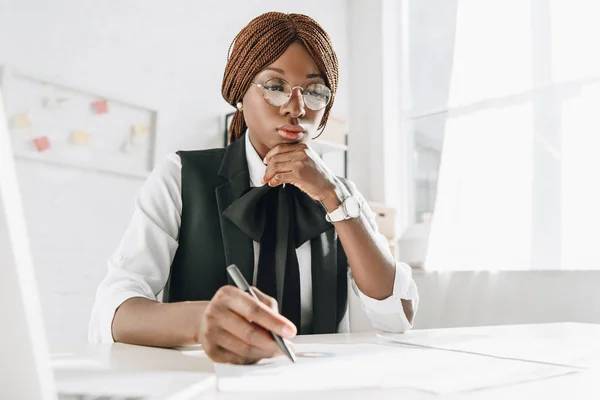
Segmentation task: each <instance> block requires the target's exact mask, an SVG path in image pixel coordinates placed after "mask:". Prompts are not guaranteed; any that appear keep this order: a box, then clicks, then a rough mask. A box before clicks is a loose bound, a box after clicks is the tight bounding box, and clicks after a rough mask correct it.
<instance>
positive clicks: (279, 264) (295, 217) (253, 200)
mask: <svg viewBox="0 0 600 400" xmlns="http://www.w3.org/2000/svg"><path fill="white" fill-rule="evenodd" d="M325 213H326V210H325V208H324V207H323V205H322V204H321V203H320V202H318V201H316V200H313V199H312V198H310V196H308V195H307V194H306V193H304V192H302V191H301V190H300V189H298V188H297V187H295V186H293V185H290V184H287V185H282V186H276V187H273V188H272V187H270V186H268V185H265V186H261V187H256V188H250V189H249V190H248V191H246V192H245V193H244V194H242V195H241V196H240V197H239V198H238V199H237V200H235V201H234V202H233V203H232V204H231V205H230V206H229V207H228V208H227V209H225V211H224V212H223V215H224V216H225V217H226V218H228V219H229V220H230V221H231V222H233V223H234V224H235V225H237V227H238V228H239V229H240V230H241V231H242V232H244V233H245V234H246V235H247V236H249V237H250V238H252V240H254V241H255V242H259V243H260V255H259V260H258V271H257V282H256V286H257V287H258V288H259V289H260V290H262V291H263V292H265V293H267V294H268V295H270V296H272V297H274V298H276V299H277V301H278V303H279V312H280V313H281V314H283V315H284V316H285V317H286V318H288V319H289V320H290V321H292V322H293V323H294V324H295V325H296V327H298V331H300V327H301V326H302V325H301V321H300V271H299V267H298V258H297V256H296V251H295V250H296V249H297V248H299V247H300V246H301V245H302V244H304V243H305V242H307V241H308V240H311V239H313V238H315V237H317V236H319V235H321V234H322V233H323V232H325V231H327V230H328V229H332V228H333V226H332V225H331V224H330V223H329V222H327V220H326V219H325Z"/></svg>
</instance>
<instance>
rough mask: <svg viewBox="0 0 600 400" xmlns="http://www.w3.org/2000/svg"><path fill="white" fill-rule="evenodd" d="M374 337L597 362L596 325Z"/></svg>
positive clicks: (578, 363) (581, 364) (576, 363)
mask: <svg viewBox="0 0 600 400" xmlns="http://www.w3.org/2000/svg"><path fill="white" fill-rule="evenodd" d="M378 336H379V337H381V338H384V339H387V340H391V341H394V342H397V343H403V344H410V345H417V346H425V347H429V348H435V349H442V350H453V351H464V352H471V353H477V354H483V355H488V356H493V357H504V358H514V359H522V360H530V361H536V362H542V363H551V364H561V365H567V366H572V367H576V368H588V367H592V366H599V365H600V345H598V338H599V337H600V326H594V325H588V324H541V325H539V326H531V325H530V326H520V327H514V326H513V327H477V328H468V332H462V333H461V332H456V331H454V332H450V331H446V330H433V331H414V332H408V333H406V334H393V333H381V334H378Z"/></svg>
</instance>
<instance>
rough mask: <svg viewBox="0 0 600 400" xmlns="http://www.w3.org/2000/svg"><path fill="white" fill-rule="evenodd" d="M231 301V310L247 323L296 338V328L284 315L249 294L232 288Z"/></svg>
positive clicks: (228, 304) (229, 302)
mask: <svg viewBox="0 0 600 400" xmlns="http://www.w3.org/2000/svg"><path fill="white" fill-rule="evenodd" d="M231 289H233V291H231V290H229V291H230V292H232V293H231V299H230V301H228V302H227V306H228V307H229V309H230V310H231V311H233V312H235V313H236V314H238V315H240V316H241V317H243V318H245V319H246V320H247V321H252V322H254V323H256V324H258V325H260V326H261V327H263V328H265V329H266V330H268V331H272V332H274V333H276V334H278V335H280V336H283V337H286V338H292V337H294V336H296V326H295V325H294V324H293V323H292V322H291V321H290V320H288V319H287V318H285V317H284V316H283V315H281V314H279V313H277V312H275V311H273V310H272V309H271V308H270V307H269V306H267V305H266V304H264V303H262V302H260V301H256V300H254V299H253V298H252V296H250V295H249V294H248V293H244V292H242V291H241V290H239V289H237V288H234V287H232V286H231Z"/></svg>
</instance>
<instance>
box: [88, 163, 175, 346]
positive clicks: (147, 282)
mask: <svg viewBox="0 0 600 400" xmlns="http://www.w3.org/2000/svg"><path fill="white" fill-rule="evenodd" d="M181 209H182V200H181V159H180V158H179V156H178V155H177V154H175V153H173V154H170V155H168V156H167V157H166V159H165V160H164V161H163V162H162V163H161V164H160V165H158V166H157V167H156V168H155V169H154V171H152V173H151V174H150V176H149V177H148V179H147V180H146V182H145V183H144V185H143V186H142V189H141V190H140V192H139V193H138V195H137V197H136V200H135V205H134V211H133V216H132V219H131V222H130V223H129V226H128V227H127V230H126V231H125V235H124V236H123V238H122V240H121V242H120V244H119V246H118V247H117V250H116V251H115V253H114V254H113V255H112V256H111V257H110V258H109V259H108V272H107V274H106V277H105V278H104V280H103V281H102V282H101V283H100V286H99V287H98V290H97V292H96V299H95V302H94V306H93V308H92V314H91V319H90V323H89V330H88V339H89V341H90V342H91V343H101V342H106V343H111V342H114V339H113V336H112V321H113V317H114V314H115V311H116V309H117V308H118V307H119V306H120V305H121V304H122V303H123V302H124V301H125V300H127V299H130V298H132V297H144V298H148V299H152V300H156V299H157V297H156V296H157V295H158V294H159V293H160V292H161V291H162V289H163V288H164V286H165V284H166V282H167V279H168V277H169V270H170V268H171V263H172V261H173V257H174V256H175V252H176V251H177V247H178V242H177V239H178V236H179V227H180V225H181Z"/></svg>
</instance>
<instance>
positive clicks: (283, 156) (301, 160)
mask: <svg viewBox="0 0 600 400" xmlns="http://www.w3.org/2000/svg"><path fill="white" fill-rule="evenodd" d="M264 163H265V164H267V169H266V171H265V176H264V177H263V182H262V183H263V184H265V183H268V184H269V186H272V187H275V186H278V185H281V184H283V183H289V184H291V185H294V186H296V187H297V188H298V189H300V190H302V191H303V192H304V193H306V194H307V195H309V196H310V197H311V198H312V199H314V200H318V201H320V202H322V203H323V205H325V207H326V208H327V209H328V210H329V211H330V212H331V211H333V210H334V209H335V208H337V207H338V206H339V204H340V202H341V201H340V196H339V195H338V194H339V192H340V189H341V188H340V186H341V185H339V181H338V179H337V178H336V177H335V175H334V174H333V173H332V172H331V171H330V170H329V168H327V166H326V165H325V163H324V162H323V160H321V158H320V157H319V156H318V155H317V154H316V153H315V152H314V150H313V149H311V148H310V147H308V146H307V145H306V144H305V143H294V144H290V143H283V144H280V145H277V146H275V147H273V148H272V149H271V151H269V152H268V153H267V155H266V156H265V159H264Z"/></svg>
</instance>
